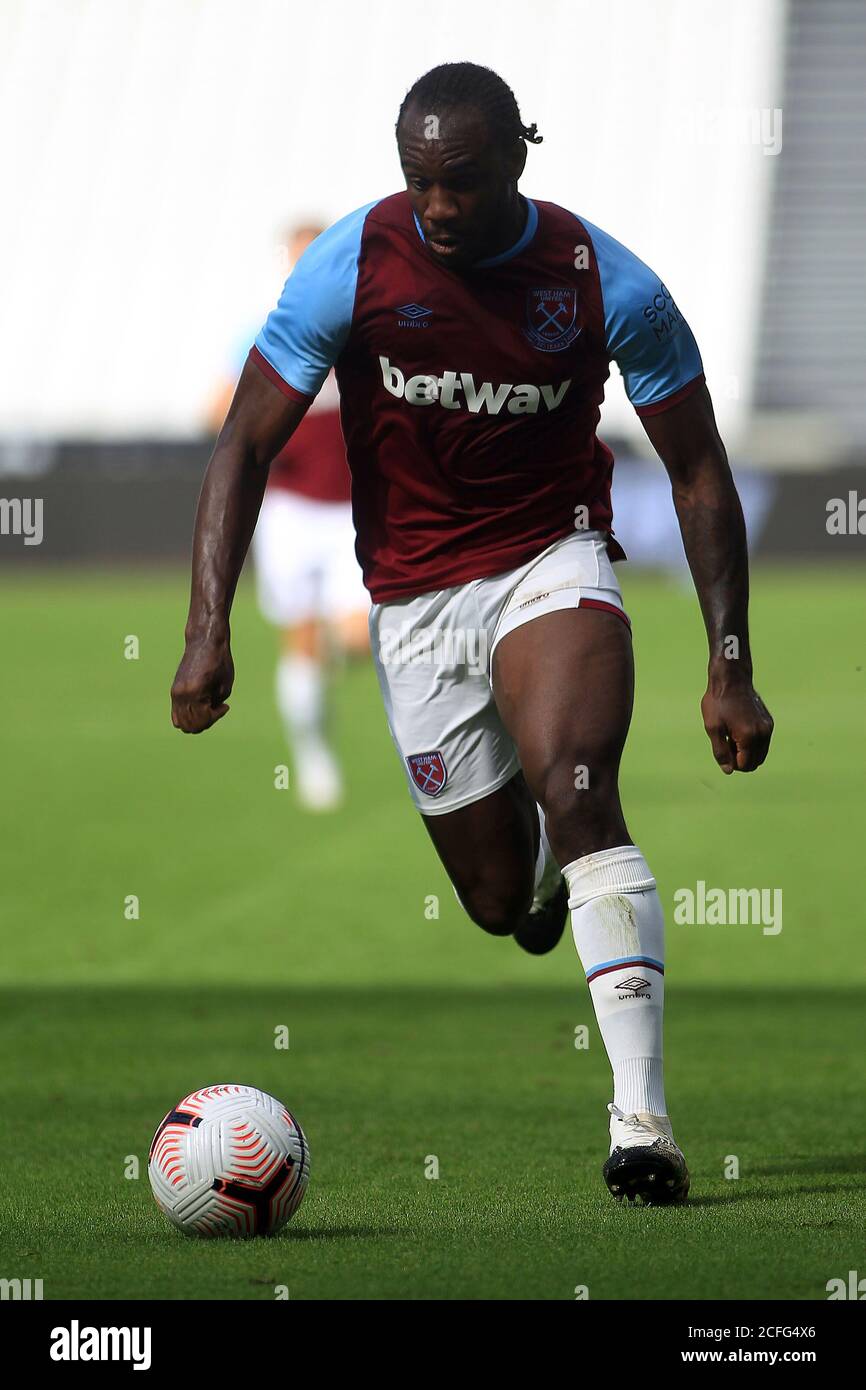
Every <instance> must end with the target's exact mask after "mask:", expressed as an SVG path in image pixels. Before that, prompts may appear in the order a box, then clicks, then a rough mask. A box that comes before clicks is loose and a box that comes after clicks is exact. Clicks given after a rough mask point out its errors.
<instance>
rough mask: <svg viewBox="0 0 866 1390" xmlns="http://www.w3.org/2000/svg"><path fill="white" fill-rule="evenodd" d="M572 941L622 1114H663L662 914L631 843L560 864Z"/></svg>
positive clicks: (640, 857)
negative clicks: (566, 894) (566, 886)
mask: <svg viewBox="0 0 866 1390" xmlns="http://www.w3.org/2000/svg"><path fill="white" fill-rule="evenodd" d="M562 872H563V875H564V877H565V880H566V882H567V883H568V889H569V899H568V905H569V907H570V908H571V926H572V931H573V933H574V944H575V946H576V947H577V953H578V955H579V956H580V960H581V964H582V965H583V968H584V970H585V971H586V978H587V983H588V984H589V992H590V995H591V996H592V1003H593V1007H594V1009H595V1016H596V1019H597V1020H598V1027H599V1031H600V1033H601V1037H602V1041H603V1043H604V1045H605V1048H606V1050H607V1055H608V1058H609V1060H610V1065H611V1068H612V1070H613V1087H614V1092H613V1102H614V1105H616V1106H618V1107H619V1109H620V1110H622V1111H623V1113H624V1114H626V1115H630V1114H633V1113H634V1112H635V1111H648V1112H649V1113H650V1114H652V1115H666V1114H667V1110H666V1108H665V1091H664V1077H663V1069H662V1020H663V1016H664V916H663V913H662V907H661V903H660V901H659V895H658V890H657V889H656V882H655V879H654V878H653V876H652V874H651V873H650V870H649V866H648V865H647V862H646V860H645V859H644V857H643V855H642V854H641V852H640V850H639V849H637V848H636V847H635V846H634V845H621V846H619V847H617V848H616V849H606V850H601V851H600V852H599V853H598V854H588V855H586V856H585V858H583V859H575V860H574V862H573V863H571V864H566V866H565V868H564V869H563V871H562Z"/></svg>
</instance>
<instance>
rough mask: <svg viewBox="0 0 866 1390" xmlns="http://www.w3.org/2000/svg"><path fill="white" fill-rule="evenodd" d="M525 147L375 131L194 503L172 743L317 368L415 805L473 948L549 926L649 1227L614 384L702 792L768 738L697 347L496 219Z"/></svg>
mask: <svg viewBox="0 0 866 1390" xmlns="http://www.w3.org/2000/svg"><path fill="white" fill-rule="evenodd" d="M539 138H540V137H539V136H538V134H537V132H536V128H535V126H530V127H528V128H527V127H525V126H524V125H523V122H522V120H521V117H520V113H519V109H518V106H517V103H516V101H515V99H514V96H513V93H512V92H511V90H510V88H509V87H508V86H507V85H506V84H505V83H504V82H503V81H502V80H501V79H500V78H499V77H498V76H497V75H496V74H495V73H493V72H491V71H490V70H489V69H486V68H483V67H479V66H477V65H475V64H472V63H453V64H451V63H449V64H444V65H442V66H440V67H438V68H434V69H433V70H432V71H430V72H428V73H427V74H425V75H424V76H423V77H422V78H420V79H419V81H418V82H416V83H415V85H414V86H413V87H412V88H411V90H410V91H409V92H408V94H407V96H406V98H405V100H404V102H403V105H402V107H401V109H400V113H399V119H398V122H397V141H398V148H399V153H400V160H401V164H402V169H403V173H404V176H405V180H406V188H405V191H403V192H400V193H396V194H394V195H392V196H390V197H386V198H383V199H380V200H379V201H377V202H375V203H371V204H369V205H368V206H366V207H363V208H361V209H360V210H359V211H357V212H354V213H352V214H350V215H349V216H348V217H346V218H344V219H343V220H342V221H340V222H338V223H336V225H334V226H333V227H331V228H330V230H329V231H327V232H326V233H325V234H324V235H323V236H321V237H319V238H318V240H317V241H315V242H314V243H313V245H312V246H311V247H310V248H309V250H308V251H307V253H306V255H305V256H304V257H303V258H302V260H301V262H300V263H299V265H298V267H297V269H296V270H295V272H294V274H293V275H291V276H290V277H289V279H288V281H287V282H286V286H285V289H284V291H283V295H282V298H281V299H280V301H279V304H278V305H277V307H276V308H275V309H274V310H273V312H272V313H271V315H270V316H269V318H268V320H267V322H266V323H265V325H264V327H263V328H262V330H261V332H260V334H259V336H258V338H257V339H256V343H255V346H254V347H253V348H252V350H251V352H250V357H249V361H248V362H247V365H246V367H245V368H244V372H243V375H242V377H241V381H240V384H239V387H238V390H237V393H236V395H235V398H234V401H233V403H232V407H231V410H230V411H229V415H228V418H227V420H226V423H225V426H224V428H223V430H222V432H221V434H220V437H219V439H218V440H217V444H216V448H215V451H214V454H213V458H212V459H211V462H210V465H209V467H208V471H207V475H206V478H205V482H204V486H203V490H202V496H201V501H200V504H199V510H198V515H197V518H196V528H195V542H194V553H193V577H192V597H191V604H190V612H189V619H188V622H187V628H186V650H185V652H184V656H183V658H182V660H181V663H180V667H179V669H178V673H177V676H176V678H175V683H174V686H173V690H172V697H173V714H172V717H173V721H174V723H175V725H176V727H177V728H179V729H182V730H184V731H185V732H187V733H200V732H201V731H202V730H204V729H207V728H209V727H210V726H211V725H212V724H214V723H215V722H216V721H217V720H218V719H221V718H222V717H223V716H224V715H225V714H226V712H227V709H228V706H227V705H226V700H227V698H228V695H229V692H230V691H231V687H232V679H233V667H232V659H231V654H230V648H229V610H230V607H231V601H232V595H233V593H234V589H235V584H236V582H237V578H238V574H239V573H240V569H241V566H242V564H243V559H244V553H245V551H246V548H247V544H248V542H249V539H250V536H251V534H252V530H253V526H254V524H255V518H256V512H257V510H258V507H259V503H260V501H261V497H262V492H263V489H264V485H265V479H266V476H267V470H268V462H269V460H270V459H271V458H272V457H273V455H274V454H275V453H276V451H277V450H278V449H279V448H281V447H282V445H283V443H284V441H285V440H286V438H287V437H288V436H289V435H290V433H291V432H292V430H293V429H294V428H295V426H296V425H297V423H298V421H299V420H300V419H301V418H302V416H303V415H304V412H305V411H306V410H307V408H308V407H309V404H310V402H311V401H312V400H313V399H314V397H315V396H316V393H317V392H318V391H319V389H320V387H321V385H322V382H323V381H324V380H325V378H326V377H327V374H328V371H329V370H330V368H331V367H332V366H335V367H336V372H337V379H338V381H339V384H340V392H341V399H342V419H343V429H344V434H345V436H346V444H347V450H348V458H349V465H350V468H351V472H352V478H353V488H352V495H353V509H354V521H355V528H356V533H357V550H358V556H359V559H360V561H361V565H362V568H363V571H364V576H365V582H366V584H367V587H368V588H369V590H370V593H371V596H372V599H373V607H372V610H371V615H370V631H371V635H372V639H373V650H374V656H375V657H376V660H377V665H378V672H379V678H380V682H381V686H382V692H383V696H384V701H385V709H386V713H387V717H388V722H389V724H390V728H391V732H392V735H393V738H394V741H395V744H396V745H397V748H398V750H399V751H400V754H401V756H402V759H403V762H404V767H405V770H406V773H407V778H408V782H409V790H410V792H411V794H412V796H413V798H414V801H415V804H416V806H417V807H418V809H419V810H420V811H421V812H422V814H423V816H424V823H425V826H426V827H427V830H428V832H429V834H430V837H431V839H432V840H433V843H434V845H435V847H436V850H437V851H438V853H439V855H440V858H441V859H442V861H443V863H444V865H445V867H446V869H447V871H448V874H449V876H450V878H451V881H452V883H453V885H454V888H455V891H456V893H457V895H458V897H459V899H460V902H461V903H462V904H463V906H464V908H465V910H466V912H467V913H468V914H469V916H470V917H471V918H472V919H473V921H475V922H476V923H477V924H478V925H479V926H481V927H483V928H484V929H485V930H486V931H488V932H491V933H493V934H494V935H500V936H504V935H513V936H514V937H515V939H516V940H517V942H518V943H519V944H520V945H521V946H523V947H525V949H526V950H528V951H531V952H536V953H540V952H543V951H546V950H549V949H550V948H551V947H552V946H553V945H555V944H556V942H557V941H558V940H559V937H560V936H561V934H562V931H563V929H564V924H565V921H566V919H567V915H568V912H569V910H570V913H571V924H572V930H573V935H574V941H575V945H576V947H577V951H578V954H579V956H580V960H581V962H582V965H583V967H584V969H585V971H586V976H587V979H588V982H589V990H590V994H591V996H592V1001H593V1005H594V1007H595V1012H596V1017H597V1019H598V1025H599V1030H600V1032H601V1036H602V1039H603V1041H604V1045H605V1048H606V1050H607V1054H608V1057H609V1059H610V1064H611V1068H612V1071H613V1086H614V1095H613V1103H612V1105H610V1106H609V1107H608V1109H609V1111H610V1121H609V1127H610V1151H609V1157H608V1158H607V1160H606V1162H605V1164H604V1169H603V1172H604V1177H605V1180H606V1182H607V1185H608V1188H609V1189H610V1191H611V1192H612V1193H613V1194H614V1196H615V1197H617V1198H620V1199H621V1198H622V1197H623V1196H627V1197H628V1198H629V1199H630V1200H635V1199H636V1198H638V1197H640V1198H641V1199H642V1200H643V1201H645V1202H651V1203H672V1202H677V1201H682V1200H684V1199H685V1196H686V1194H687V1191H688V1186H689V1174H688V1169H687V1167H686V1163H685V1159H684V1157H683V1154H682V1152H681V1150H680V1148H679V1146H678V1145H677V1144H676V1143H675V1142H674V1139H673V1135H672V1131H671V1124H670V1120H669V1117H668V1110H667V1103H666V1100H665V1092H664V1083H663V1075H662V1011H663V1002H664V924H663V915H662V908H661V904H660V901H659V896H658V892H657V889H656V883H655V879H654V878H653V875H652V872H651V870H650V868H649V866H648V865H647V863H646V861H645V859H644V857H643V855H642V854H641V852H640V850H639V849H638V848H637V846H636V845H635V844H634V843H633V841H632V839H631V836H630V835H629V832H628V829H627V827H626V823H625V819H624V817H623V811H622V807H621V805H620V798H619V792H618V787H617V781H618V770H619V762H620V756H621V753H622V749H623V745H624V743H625V739H626V735H627V732H628V727H629V721H630V716H631V709H632V690H633V668H632V648H631V632H630V626H629V620H628V618H627V616H626V614H625V611H624V609H623V603H622V598H621V596H620V590H619V585H618V583H617V579H616V576H615V574H614V571H613V568H612V565H611V561H612V560H615V559H618V558H622V556H623V551H622V550H621V548H620V546H619V544H618V542H617V541H616V540H614V538H613V534H612V516H611V506H610V481H611V467H612V457H611V454H610V451H609V450H608V449H607V448H606V447H605V445H604V444H602V443H601V442H600V440H599V439H598V437H597V435H596V427H597V425H598V420H599V407H600V405H601V402H602V399H603V394H604V383H605V380H606V378H607V376H608V375H609V363H610V361H611V360H613V361H615V362H616V363H617V364H618V366H619V369H620V371H621V372H622V375H623V378H624V380H625V385H626V390H627V392H628V394H629V397H630V399H631V402H632V404H633V405H634V407H635V409H636V410H637V412H638V415H639V416H640V418H641V421H642V423H643V426H644V428H645V429H646V432H647V434H648V436H649V438H650V440H651V442H652V444H653V445H654V447H655V449H656V451H657V453H658V454H659V456H660V458H661V459H662V461H663V463H664V465H665V467H666V468H667V471H668V473H669V475H670V478H671V483H672V487H673V499H674V506H675V508H676V512H677V516H678V519H679V524H680V528H681V531H682V536H683V541H684V544H685V550H686V555H687V557H688V561H689V564H690V567H691V571H692V575H693V577H694V582H695V586H696V589H697V593H698V598H699V600H700V605H701V609H702V612H703V616H704V621H705V625H706V630H707V637H708V642H709V670H708V683H707V690H706V694H705V695H704V697H703V700H702V704H701V711H702V715H703V720H704V725H705V728H706V731H707V733H708V735H709V738H710V742H711V745H712V751H713V754H714V756H715V758H716V761H717V762H718V764H719V766H720V768H721V769H722V771H723V772H725V773H733V772H750V771H752V770H754V769H755V768H757V767H758V766H759V765H760V764H761V763H762V762H763V761H764V758H765V757H766V754H767V750H768V746H769V741H770V736H771V733H772V727H773V726H772V720H771V718H770V716H769V714H768V712H767V710H766V708H765V707H764V705H763V703H762V701H761V699H760V697H759V696H758V694H757V693H756V691H755V688H754V686H753V684H752V662H751V656H750V650H749V634H748V619H747V608H748V563H747V551H746V536H745V528H744V525H743V516H742V510H741V508H740V504H739V499H738V497H737V493H736V490H735V488H734V484H733V481H732V479H731V474H730V470H729V468H728V463H727V458H726V456H725V451H724V447H723V445H722V442H721V440H720V438H719V435H718V432H717V430H716V425H715V420H714V417H713V409H712V405H711V402H710V397H709V393H708V391H707V387H706V384H705V381H704V376H703V371H702V366H701V359H700V356H699V354H698V349H697V347H696V345H695V341H694V338H693V337H692V334H691V332H690V330H689V328H688V325H687V323H686V321H685V319H684V318H683V316H682V314H681V312H680V310H679V308H678V307H677V305H676V303H675V302H674V300H673V298H672V297H671V292H670V290H669V289H668V288H667V285H666V283H665V282H663V281H661V280H660V279H659V277H658V276H657V275H656V274H654V273H653V272H652V271H651V270H650V269H648V267H647V266H646V265H644V264H643V263H642V262H641V261H640V260H638V259H637V257H636V256H634V255H633V254H632V253H631V252H630V251H628V250H626V248H625V247H624V246H621V245H620V244H619V243H618V242H617V241H615V240H614V239H613V238H612V237H610V236H608V234H607V233H606V232H603V231H601V230H600V229H599V228H598V227H595V226H593V225H592V224H591V223H590V222H587V221H586V220H585V219H583V218H580V217H577V216H576V215H575V214H574V213H572V212H569V211H567V210H566V209H564V208H561V207H557V206H556V205H554V204H552V203H547V202H540V201H532V200H530V199H528V198H525V197H523V196H522V195H521V194H520V193H519V191H518V180H519V178H520V175H521V173H522V172H523V167H524V164H525V160H526V144H527V141H528V142H530V143H537V142H538V140H539ZM431 634H433V638H431ZM436 634H439V635H440V636H441V635H444V636H445V637H447V638H449V639H450V640H449V641H448V642H443V641H442V640H439V641H438V642H437V640H435V639H436ZM461 636H462V637H463V639H464V640H463V642H462V643H461V642H459V641H457V640H456V639H457V638H459V637H461Z"/></svg>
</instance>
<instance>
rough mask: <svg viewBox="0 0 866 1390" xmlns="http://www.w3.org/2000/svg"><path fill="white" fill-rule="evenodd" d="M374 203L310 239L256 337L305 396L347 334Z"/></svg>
mask: <svg viewBox="0 0 866 1390" xmlns="http://www.w3.org/2000/svg"><path fill="white" fill-rule="evenodd" d="M376 201H378V200H376ZM375 206H376V203H375V202H373V203H368V204H367V205H366V207H363V208H359V209H358V210H357V212H350V213H349V215H348V217H343V218H341V220H340V221H339V222H335V223H334V225H333V227H329V228H328V230H327V231H326V232H322V234H321V236H318V237H316V239H315V241H313V242H311V243H310V245H309V246H308V247H307V249H306V251H305V252H304V254H303V255H302V256H301V258H300V260H299V261H298V263H297V265H296V266H295V268H294V270H293V271H292V273H291V275H290V276H289V278H288V280H287V281H286V283H285V285H284V287H283V292H282V294H281V295H280V300H279V303H278V304H277V306H276V308H275V309H272V310H271V312H270V314H269V315H268V317H267V319H266V320H265V324H264V327H263V328H262V330H261V332H260V333H259V335H258V337H257V338H256V344H255V345H256V347H257V348H258V350H259V352H260V353H261V354H262V356H263V357H264V358H265V359H266V361H267V362H269V363H270V365H271V367H273V369H274V371H275V372H277V373H278V375H279V376H280V377H282V379H283V381H285V382H286V383H287V385H289V386H292V387H293V388H294V389H295V390H296V391H300V392H301V393H302V394H303V395H305V396H315V395H317V394H318V392H319V391H320V389H321V387H322V383H323V382H324V380H325V378H326V376H327V375H328V372H329V371H330V370H331V368H332V367H333V365H334V363H335V362H336V360H337V358H338V357H339V355H340V353H341V352H342V350H343V345H344V344H345V341H346V338H347V337H348V334H349V328H350V325H351V322H352V308H353V306H354V303H355V288H356V286H357V282H358V256H359V254H360V250H361V237H362V234H363V230H364V222H365V221H366V218H367V213H368V212H369V211H370V209H371V208H372V207H375Z"/></svg>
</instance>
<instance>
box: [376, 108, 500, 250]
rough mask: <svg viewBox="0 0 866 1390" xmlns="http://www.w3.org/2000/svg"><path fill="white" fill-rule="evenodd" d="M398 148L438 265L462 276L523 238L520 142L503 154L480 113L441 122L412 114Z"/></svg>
mask: <svg viewBox="0 0 866 1390" xmlns="http://www.w3.org/2000/svg"><path fill="white" fill-rule="evenodd" d="M399 148H400V163H401V164H402V167H403V174H404V176H405V179H406V189H407V192H408V194H409V198H410V200H411V203H412V206H413V208H414V210H415V215H416V217H417V218H418V221H419V222H420V223H421V228H422V230H423V232H424V237H425V241H426V246H427V250H428V252H429V254H430V255H431V256H432V257H433V259H434V260H436V261H438V262H439V263H440V264H442V265H447V266H448V267H449V268H450V269H452V270H461V269H464V268H465V267H467V266H470V265H471V264H472V263H473V262H474V261H478V260H482V259H484V258H485V257H487V256H494V255H497V254H498V253H499V252H500V251H504V250H507V248H508V247H509V246H510V245H511V244H512V243H513V241H514V240H515V239H516V237H517V236H518V235H519V234H520V228H519V227H516V229H515V219H516V218H517V217H518V216H519V215H520V214H519V204H518V198H517V179H518V178H519V176H520V174H521V172H522V170H523V163H524V160H525V158H526V150H525V146H524V145H523V143H522V142H520V141H518V142H517V143H516V145H515V148H514V149H513V150H512V151H511V152H509V153H506V152H504V151H503V150H502V149H501V147H500V146H499V145H497V144H496V143H495V142H494V141H493V140H491V138H490V133H489V131H488V128H487V123H486V121H485V120H484V119H483V117H482V116H481V115H480V113H479V112H477V111H474V110H472V109H471V108H469V107H462V108H458V109H456V110H454V111H445V112H443V113H442V114H441V115H439V116H436V115H431V114H429V113H423V112H420V111H418V112H414V111H411V110H410V111H407V112H406V115H405V116H404V119H403V121H402V123H401V126H400V138H399Z"/></svg>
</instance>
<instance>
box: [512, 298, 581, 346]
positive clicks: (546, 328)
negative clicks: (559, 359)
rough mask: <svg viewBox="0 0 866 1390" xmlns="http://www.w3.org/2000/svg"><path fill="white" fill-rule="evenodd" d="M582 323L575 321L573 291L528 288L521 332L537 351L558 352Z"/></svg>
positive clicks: (575, 308) (575, 307)
mask: <svg viewBox="0 0 866 1390" xmlns="http://www.w3.org/2000/svg"><path fill="white" fill-rule="evenodd" d="M581 327H582V325H581V324H580V323H578V321H577V290H576V289H558V290H529V291H528V292H527V295H526V327H525V328H524V330H523V331H524V333H525V334H526V337H527V338H528V339H529V341H530V342H531V344H532V346H533V347H536V348H538V349H539V351H541V352H562V350H563V349H564V348H567V347H568V345H569V344H570V343H573V342H574V340H575V338H576V337H577V335H578V334H579V332H580V330H581Z"/></svg>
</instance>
